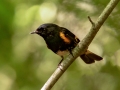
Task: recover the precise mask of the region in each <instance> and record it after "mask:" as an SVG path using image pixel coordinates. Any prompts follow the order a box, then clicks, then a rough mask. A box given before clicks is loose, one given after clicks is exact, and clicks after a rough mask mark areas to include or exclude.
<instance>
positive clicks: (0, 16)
mask: <svg viewBox="0 0 120 90" xmlns="http://www.w3.org/2000/svg"><path fill="white" fill-rule="evenodd" d="M108 2H109V0H88V1H87V0H16V1H15V0H0V90H39V89H40V88H41V87H42V86H43V84H44V83H45V82H46V81H47V79H48V78H49V77H50V75H51V74H52V73H53V72H54V70H55V69H56V67H57V65H58V63H59V61H60V60H61V58H60V57H59V56H57V55H56V54H54V53H53V52H52V51H50V50H49V49H47V46H46V44H45V42H44V40H43V39H42V38H41V37H39V36H38V35H31V34H29V33H30V32H31V31H34V30H35V29H36V28H37V27H38V26H39V25H41V24H43V23H49V22H51V23H55V24H58V25H60V26H64V27H66V28H68V29H69V30H71V32H73V33H74V34H75V35H76V36H77V37H79V38H80V39H81V40H82V39H83V38H84V36H85V35H86V34H87V33H88V32H89V30H90V27H91V24H90V22H89V20H88V19H87V16H88V15H89V16H91V18H92V20H93V21H95V22H96V20H97V18H98V16H99V15H100V13H101V12H102V11H103V9H104V8H105V6H106V5H107V4H108ZM119 15H120V4H118V5H117V7H116V8H115V9H114V11H113V12H112V13H111V15H110V16H109V18H108V19H107V20H106V22H105V23H104V25H103V26H102V27H101V29H100V31H99V32H98V34H97V36H96V37H95V39H94V40H93V42H92V43H91V45H90V46H89V50H91V51H92V52H94V53H96V54H98V55H100V56H102V57H103V58H104V59H103V60H102V61H100V62H96V63H94V64H91V65H88V64H85V63H84V62H83V61H82V60H81V59H80V58H78V59H77V60H76V61H75V62H74V63H73V64H72V65H71V66H70V67H69V68H68V70H67V71H66V72H65V73H64V74H63V76H62V77H61V78H60V79H59V81H58V82H57V83H56V84H55V86H54V87H53V89H52V90H120V16H119Z"/></svg>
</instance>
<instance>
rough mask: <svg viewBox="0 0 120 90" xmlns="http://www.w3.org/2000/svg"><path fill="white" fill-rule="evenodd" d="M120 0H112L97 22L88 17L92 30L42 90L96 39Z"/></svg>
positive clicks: (52, 82)
mask: <svg viewBox="0 0 120 90" xmlns="http://www.w3.org/2000/svg"><path fill="white" fill-rule="evenodd" d="M119 1H120V0H111V1H110V2H109V3H108V5H107V6H106V8H105V9H104V10H103V12H102V13H101V15H100V16H99V17H98V20H97V21H96V23H94V22H93V21H92V20H91V18H90V17H88V19H89V21H90V22H91V24H92V27H91V29H90V32H89V33H88V34H87V35H86V37H85V38H84V39H83V40H82V41H81V42H80V44H79V45H77V47H75V49H74V50H73V55H74V57H73V56H71V55H69V56H68V57H67V58H66V59H65V60H64V61H63V62H62V63H61V64H60V65H59V67H58V68H57V69H56V70H55V72H54V73H53V74H52V76H51V77H50V78H49V79H48V81H47V82H46V83H45V85H44V86H43V87H42V88H41V90H50V89H51V88H52V87H53V86H54V84H55V83H56V82H57V80H58V79H59V78H60V77H61V75H62V74H63V73H64V72H65V70H66V69H67V68H68V67H69V66H70V65H71V64H72V62H73V61H74V60H75V59H76V58H77V57H78V56H80V55H81V54H82V53H83V52H84V51H85V50H86V49H87V47H88V46H89V44H90V43H91V42H92V40H93V39H94V37H95V35H96V34H97V32H98V31H99V29H100V27H101V26H102V25H103V23H104V22H105V20H106V19H107V18H108V16H109V15H110V13H111V12H112V11H113V9H114V8H115V6H116V5H117V4H118V2H119Z"/></svg>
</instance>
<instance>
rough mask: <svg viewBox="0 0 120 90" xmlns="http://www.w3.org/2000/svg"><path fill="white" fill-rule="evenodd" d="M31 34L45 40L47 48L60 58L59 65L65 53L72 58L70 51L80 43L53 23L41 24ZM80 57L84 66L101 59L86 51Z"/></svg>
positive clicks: (70, 33)
mask: <svg viewBox="0 0 120 90" xmlns="http://www.w3.org/2000/svg"><path fill="white" fill-rule="evenodd" d="M31 34H38V35H39V36H41V37H42V38H43V39H44V40H45V42H46V45H47V47H48V48H49V49H50V50H52V51H53V52H54V53H55V54H57V55H59V56H61V58H62V60H61V61H60V63H61V62H62V61H63V59H64V55H65V54H66V53H70V54H71V55H72V56H73V53H72V50H73V49H74V48H75V47H76V46H77V45H78V43H79V42H80V40H79V38H78V37H76V36H75V35H74V34H73V33H72V32H71V31H70V30H68V29H67V28H64V27H61V26H58V25H57V24H53V23H45V24H42V25H40V26H39V27H38V28H37V29H36V30H35V31H33V32H31ZM73 57H74V56H73ZM80 57H81V59H82V60H83V61H84V62H85V63H86V64H92V63H94V62H95V61H100V60H102V59H103V58H102V57H101V56H99V55H97V54H95V53H93V52H91V51H89V50H86V51H85V52H84V53H83V54H82V55H80Z"/></svg>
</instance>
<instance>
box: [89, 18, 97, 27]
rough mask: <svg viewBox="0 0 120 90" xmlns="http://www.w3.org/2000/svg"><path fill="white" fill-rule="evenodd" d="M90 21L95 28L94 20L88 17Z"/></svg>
mask: <svg viewBox="0 0 120 90" xmlns="http://www.w3.org/2000/svg"><path fill="white" fill-rule="evenodd" d="M88 20H89V21H90V22H91V24H92V26H95V23H94V22H93V21H92V19H91V18H90V16H88Z"/></svg>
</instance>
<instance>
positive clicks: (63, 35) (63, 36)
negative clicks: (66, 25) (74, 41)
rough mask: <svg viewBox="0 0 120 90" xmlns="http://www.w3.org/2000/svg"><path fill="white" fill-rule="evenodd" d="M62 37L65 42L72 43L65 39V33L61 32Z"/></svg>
mask: <svg viewBox="0 0 120 90" xmlns="http://www.w3.org/2000/svg"><path fill="white" fill-rule="evenodd" d="M60 37H61V38H62V39H63V40H64V42H66V43H70V42H71V41H70V40H69V39H68V38H67V37H65V34H64V33H63V32H60Z"/></svg>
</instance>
